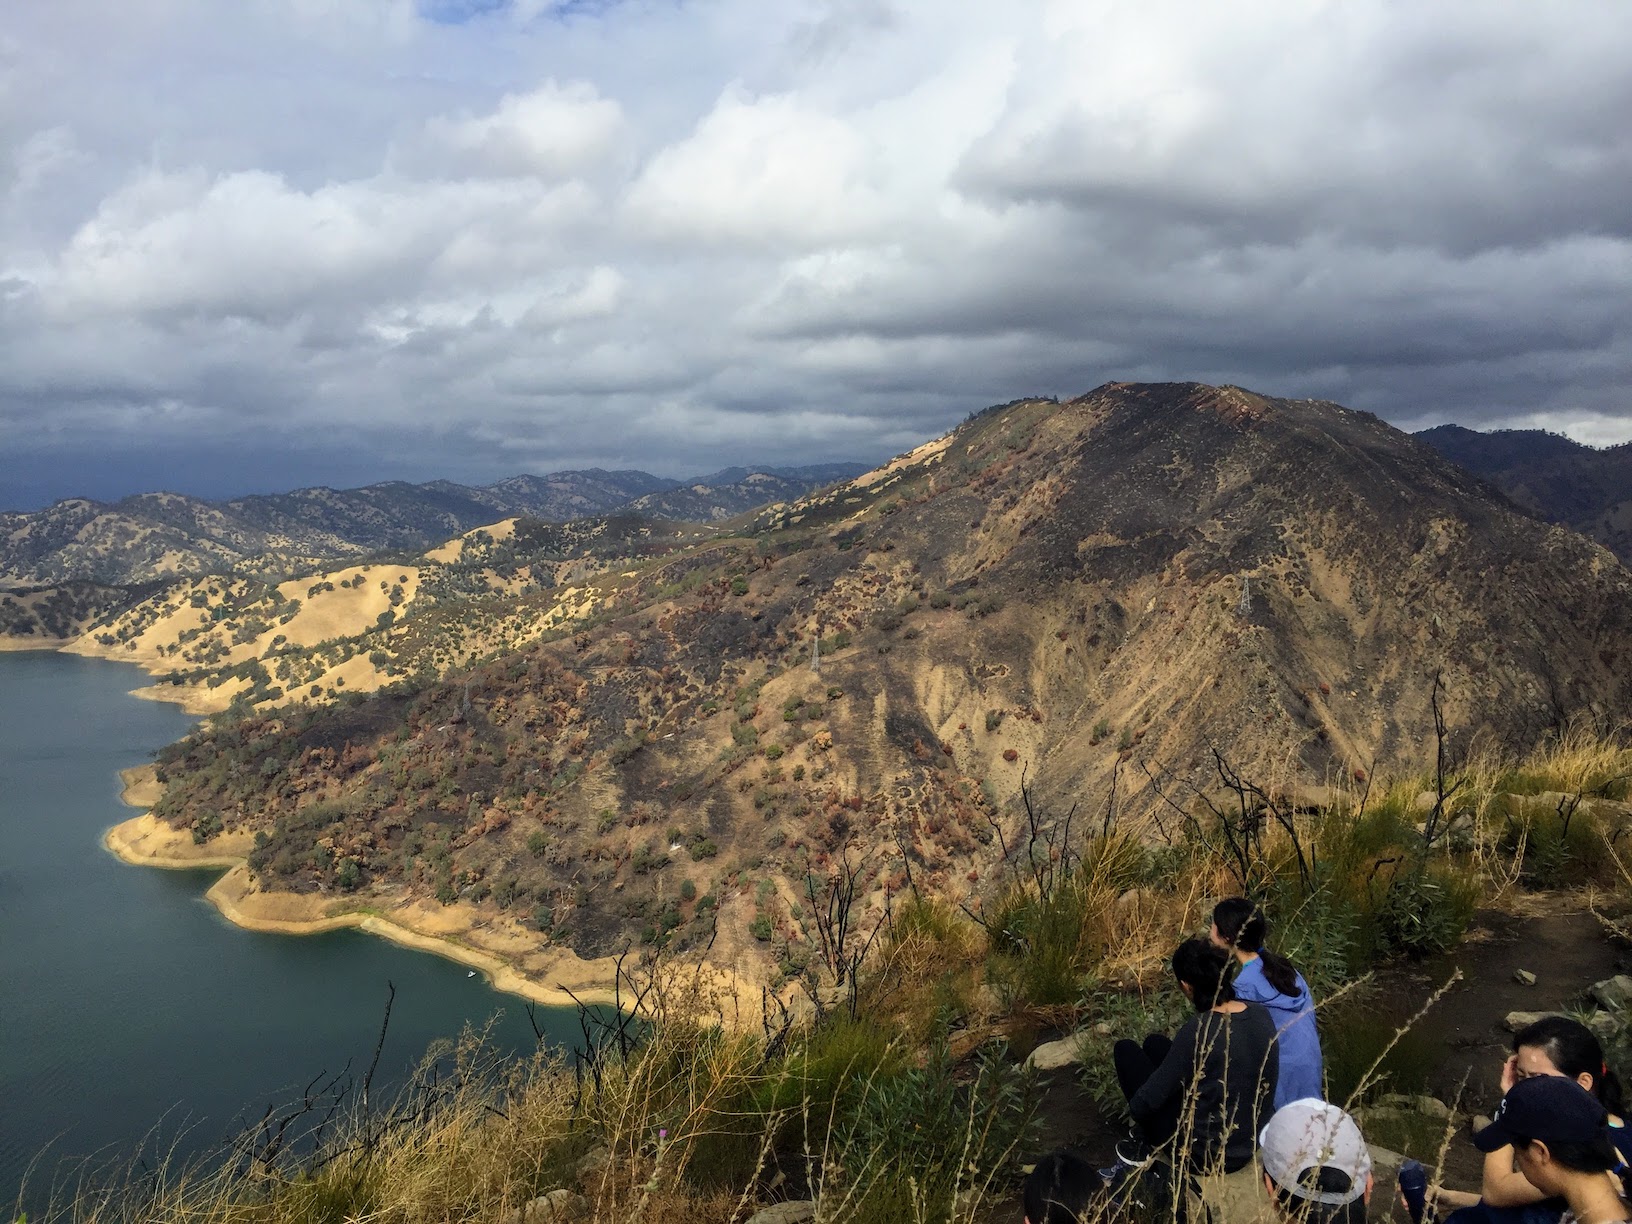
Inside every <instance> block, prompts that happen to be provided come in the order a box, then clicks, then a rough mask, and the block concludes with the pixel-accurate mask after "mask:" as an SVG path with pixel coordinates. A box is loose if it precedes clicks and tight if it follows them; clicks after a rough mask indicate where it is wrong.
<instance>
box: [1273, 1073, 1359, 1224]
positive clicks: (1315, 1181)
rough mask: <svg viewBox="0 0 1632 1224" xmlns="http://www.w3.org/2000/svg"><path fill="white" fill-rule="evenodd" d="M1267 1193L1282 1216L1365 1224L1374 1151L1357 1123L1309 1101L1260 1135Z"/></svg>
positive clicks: (1281, 1112) (1296, 1104)
mask: <svg viewBox="0 0 1632 1224" xmlns="http://www.w3.org/2000/svg"><path fill="white" fill-rule="evenodd" d="M1258 1160H1259V1163H1260V1164H1262V1165H1263V1168H1264V1189H1266V1190H1268V1191H1269V1194H1270V1198H1271V1200H1272V1201H1273V1202H1274V1204H1275V1207H1276V1210H1277V1213H1278V1214H1279V1215H1281V1216H1282V1217H1284V1218H1285V1219H1288V1220H1291V1221H1296V1222H1299V1224H1302V1222H1304V1221H1307V1222H1308V1224H1365V1219H1366V1206H1367V1204H1369V1203H1370V1202H1371V1185H1372V1177H1371V1150H1370V1149H1369V1148H1367V1147H1366V1141H1365V1139H1364V1138H1363V1137H1362V1136H1361V1134H1360V1127H1359V1126H1358V1125H1356V1123H1355V1121H1354V1119H1353V1118H1351V1117H1350V1116H1349V1115H1348V1114H1346V1113H1344V1112H1343V1111H1342V1110H1341V1109H1339V1108H1338V1107H1337V1106H1336V1105H1328V1104H1326V1102H1324V1101H1320V1100H1315V1099H1312V1098H1311V1099H1305V1100H1301V1101H1292V1102H1289V1103H1288V1104H1286V1105H1283V1106H1281V1108H1280V1109H1277V1110H1276V1111H1275V1116H1274V1117H1273V1118H1271V1119H1270V1120H1269V1123H1268V1125H1266V1126H1265V1127H1264V1129H1263V1131H1262V1132H1261V1133H1260V1134H1259V1136H1258Z"/></svg>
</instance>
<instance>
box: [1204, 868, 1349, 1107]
mask: <svg viewBox="0 0 1632 1224" xmlns="http://www.w3.org/2000/svg"><path fill="white" fill-rule="evenodd" d="M1268 934H1269V924H1268V922H1267V921H1266V920H1265V918H1264V911H1263V910H1262V909H1260V908H1259V907H1258V905H1257V903H1256V902H1253V901H1249V900H1247V898H1245V897H1227V898H1225V899H1224V900H1223V901H1220V902H1219V903H1218V904H1217V905H1216V906H1214V907H1213V925H1212V928H1211V930H1210V931H1209V932H1208V938H1209V939H1211V940H1212V941H1213V943H1215V944H1217V945H1218V946H1219V947H1221V948H1223V949H1224V950H1225V951H1226V952H1229V953H1231V954H1232V955H1233V956H1234V957H1235V959H1236V960H1237V961H1238V962H1239V963H1240V965H1241V968H1240V970H1239V971H1238V972H1237V973H1236V975H1235V997H1236V998H1238V999H1240V1000H1242V1001H1243V1002H1247V1003H1262V1004H1263V1005H1264V1006H1265V1007H1266V1008H1268V1009H1269V1014H1270V1018H1271V1019H1273V1020H1274V1021H1275V1034H1276V1036H1275V1048H1276V1051H1277V1053H1278V1055H1279V1063H1280V1073H1279V1078H1277V1080H1276V1081H1275V1108H1276V1109H1279V1108H1280V1107H1281V1106H1283V1105H1285V1104H1287V1103H1288V1102H1289V1101H1301V1100H1304V1099H1306V1098H1313V1099H1315V1100H1323V1099H1325V1096H1326V1085H1325V1084H1324V1082H1323V1081H1322V1078H1321V1070H1322V1067H1321V1057H1320V1033H1319V1031H1318V1030H1317V1029H1316V1027H1315V1001H1314V999H1313V998H1312V997H1311V996H1310V994H1309V984H1308V983H1307V982H1305V981H1304V980H1303V975H1302V974H1301V973H1299V972H1298V971H1297V970H1296V969H1294V968H1293V967H1292V962H1291V961H1289V960H1287V959H1286V957H1284V956H1280V955H1278V954H1277V953H1274V952H1271V951H1270V950H1269V949H1268V948H1266V947H1264V939H1265V937H1266V936H1268Z"/></svg>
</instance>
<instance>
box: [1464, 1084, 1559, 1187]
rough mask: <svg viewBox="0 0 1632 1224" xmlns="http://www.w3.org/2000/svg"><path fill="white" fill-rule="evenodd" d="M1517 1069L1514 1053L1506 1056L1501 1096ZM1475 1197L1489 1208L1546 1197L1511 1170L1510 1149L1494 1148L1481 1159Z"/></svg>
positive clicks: (1511, 1085) (1527, 1179)
mask: <svg viewBox="0 0 1632 1224" xmlns="http://www.w3.org/2000/svg"><path fill="white" fill-rule="evenodd" d="M1517 1066H1518V1055H1516V1054H1514V1055H1510V1056H1509V1057H1508V1060H1507V1061H1506V1062H1505V1063H1503V1064H1502V1095H1503V1096H1504V1097H1505V1096H1506V1095H1507V1094H1508V1093H1509V1092H1510V1091H1512V1088H1513V1085H1514V1084H1516V1083H1518V1076H1517V1075H1515V1074H1514V1070H1515V1068H1516V1067H1517ZM1479 1195H1480V1197H1481V1198H1482V1199H1484V1201H1485V1202H1486V1203H1488V1204H1489V1205H1490V1206H1492V1207H1525V1206H1528V1205H1529V1204H1531V1203H1539V1202H1541V1200H1542V1199H1544V1198H1546V1197H1547V1196H1546V1195H1545V1194H1543V1193H1542V1192H1541V1191H1540V1190H1537V1189H1536V1188H1535V1187H1534V1186H1532V1185H1531V1184H1530V1179H1529V1178H1527V1177H1525V1175H1524V1174H1523V1173H1520V1172H1519V1171H1518V1170H1517V1169H1515V1168H1514V1167H1513V1149H1512V1148H1511V1147H1501V1148H1497V1149H1496V1150H1495V1151H1494V1152H1490V1153H1488V1154H1487V1155H1486V1156H1485V1171H1484V1175H1483V1176H1482V1177H1481V1178H1480V1179H1479Z"/></svg>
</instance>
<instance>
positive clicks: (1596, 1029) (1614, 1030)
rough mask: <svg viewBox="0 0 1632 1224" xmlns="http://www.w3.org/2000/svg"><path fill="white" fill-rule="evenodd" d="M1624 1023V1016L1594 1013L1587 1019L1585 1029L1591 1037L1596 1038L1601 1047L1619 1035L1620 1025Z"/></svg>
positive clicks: (1601, 1012) (1611, 1013) (1604, 1012)
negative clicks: (1590, 1033) (1589, 1032)
mask: <svg viewBox="0 0 1632 1224" xmlns="http://www.w3.org/2000/svg"><path fill="white" fill-rule="evenodd" d="M1625 1021H1626V1017H1625V1016H1624V1015H1616V1014H1615V1013H1613V1012H1607V1011H1595V1012H1593V1013H1592V1015H1590V1016H1588V1017H1587V1021H1586V1023H1587V1028H1588V1029H1589V1030H1590V1031H1591V1032H1592V1035H1593V1036H1594V1037H1596V1038H1598V1040H1599V1042H1600V1043H1602V1044H1603V1045H1606V1046H1607V1045H1609V1044H1610V1042H1612V1041H1614V1040H1615V1038H1616V1037H1617V1036H1618V1035H1619V1034H1620V1031H1621V1025H1622V1024H1624V1023H1625Z"/></svg>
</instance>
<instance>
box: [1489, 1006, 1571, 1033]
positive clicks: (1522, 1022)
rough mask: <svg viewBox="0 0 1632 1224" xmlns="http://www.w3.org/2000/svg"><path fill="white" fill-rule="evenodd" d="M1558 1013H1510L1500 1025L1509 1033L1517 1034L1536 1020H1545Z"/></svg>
mask: <svg viewBox="0 0 1632 1224" xmlns="http://www.w3.org/2000/svg"><path fill="white" fill-rule="evenodd" d="M1558 1014H1559V1013H1558V1012H1541V1011H1511V1012H1508V1013H1507V1018H1506V1019H1505V1020H1503V1021H1502V1024H1503V1025H1504V1026H1505V1027H1506V1028H1507V1031H1508V1032H1510V1033H1517V1032H1518V1031H1519V1030H1520V1029H1527V1028H1529V1027H1530V1026H1531V1025H1532V1024H1534V1023H1535V1022H1536V1021H1537V1020H1545V1019H1546V1018H1547V1017H1548V1016H1556V1015H1558Z"/></svg>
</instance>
